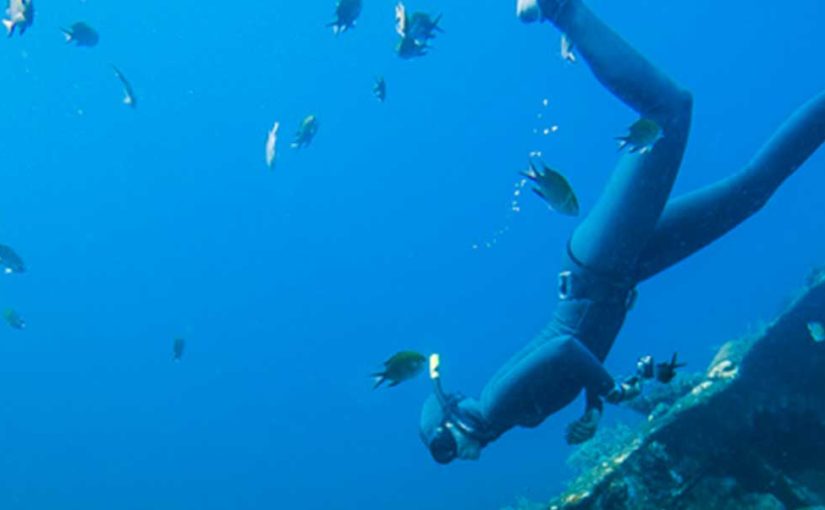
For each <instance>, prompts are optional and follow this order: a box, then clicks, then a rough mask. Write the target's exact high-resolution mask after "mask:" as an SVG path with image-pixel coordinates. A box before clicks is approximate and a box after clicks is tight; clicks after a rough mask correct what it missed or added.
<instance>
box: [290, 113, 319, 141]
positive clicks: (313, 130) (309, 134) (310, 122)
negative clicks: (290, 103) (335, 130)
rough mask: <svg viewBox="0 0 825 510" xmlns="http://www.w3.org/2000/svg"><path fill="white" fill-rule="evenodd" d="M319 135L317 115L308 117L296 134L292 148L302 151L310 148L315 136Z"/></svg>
mask: <svg viewBox="0 0 825 510" xmlns="http://www.w3.org/2000/svg"><path fill="white" fill-rule="evenodd" d="M317 133H318V118H317V117H315V115H307V116H306V117H305V118H304V120H302V121H301V125H300V126H298V131H297V132H296V133H295V138H294V139H293V140H292V143H291V144H290V147H292V148H293V149H301V148H303V147H309V144H311V143H312V140H314V139H315V135H316V134H317Z"/></svg>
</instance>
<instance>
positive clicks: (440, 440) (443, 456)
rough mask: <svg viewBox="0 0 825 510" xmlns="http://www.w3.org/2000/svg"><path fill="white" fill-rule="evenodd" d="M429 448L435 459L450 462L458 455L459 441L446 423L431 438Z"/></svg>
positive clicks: (442, 462)
mask: <svg viewBox="0 0 825 510" xmlns="http://www.w3.org/2000/svg"><path fill="white" fill-rule="evenodd" d="M427 448H428V449H429V450H430V455H432V456H433V460H435V461H436V462H438V463H439V464H449V463H450V462H452V461H454V460H455V459H456V457H458V443H457V442H456V440H455V436H453V433H452V431H451V430H450V429H449V428H448V427H447V426H446V424H444V425H440V426H439V427H438V428H437V429H436V430H435V434H434V435H433V437H432V439H430V443H429V444H428V445H427Z"/></svg>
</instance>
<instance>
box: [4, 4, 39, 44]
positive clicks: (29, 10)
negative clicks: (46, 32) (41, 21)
mask: <svg viewBox="0 0 825 510" xmlns="http://www.w3.org/2000/svg"><path fill="white" fill-rule="evenodd" d="M33 23H34V3H33V0H9V4H8V7H6V17H5V18H4V19H3V26H5V27H6V32H7V33H8V35H9V37H11V36H12V35H13V34H14V29H15V28H16V29H17V33H19V34H20V35H23V34H24V33H25V32H26V29H28V28H29V27H30V26H32V24H33Z"/></svg>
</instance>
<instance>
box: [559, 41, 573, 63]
mask: <svg viewBox="0 0 825 510" xmlns="http://www.w3.org/2000/svg"><path fill="white" fill-rule="evenodd" d="M561 58H562V60H565V61H567V62H570V63H571V64H575V63H576V54H575V53H573V41H571V40H570V39H568V38H567V36H566V35H564V34H562V35H561Z"/></svg>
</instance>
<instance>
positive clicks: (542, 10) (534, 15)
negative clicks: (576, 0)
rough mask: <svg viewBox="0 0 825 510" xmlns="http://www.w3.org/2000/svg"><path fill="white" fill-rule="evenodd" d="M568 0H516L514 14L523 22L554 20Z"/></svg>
mask: <svg viewBox="0 0 825 510" xmlns="http://www.w3.org/2000/svg"><path fill="white" fill-rule="evenodd" d="M569 2H570V0H516V15H517V16H518V17H519V19H520V20H521V21H523V22H525V23H534V22H536V21H542V20H545V19H546V20H550V21H554V20H556V18H557V17H558V15H559V13H560V12H561V10H562V9H563V8H564V6H565V5H567V4H568V3H569Z"/></svg>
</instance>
